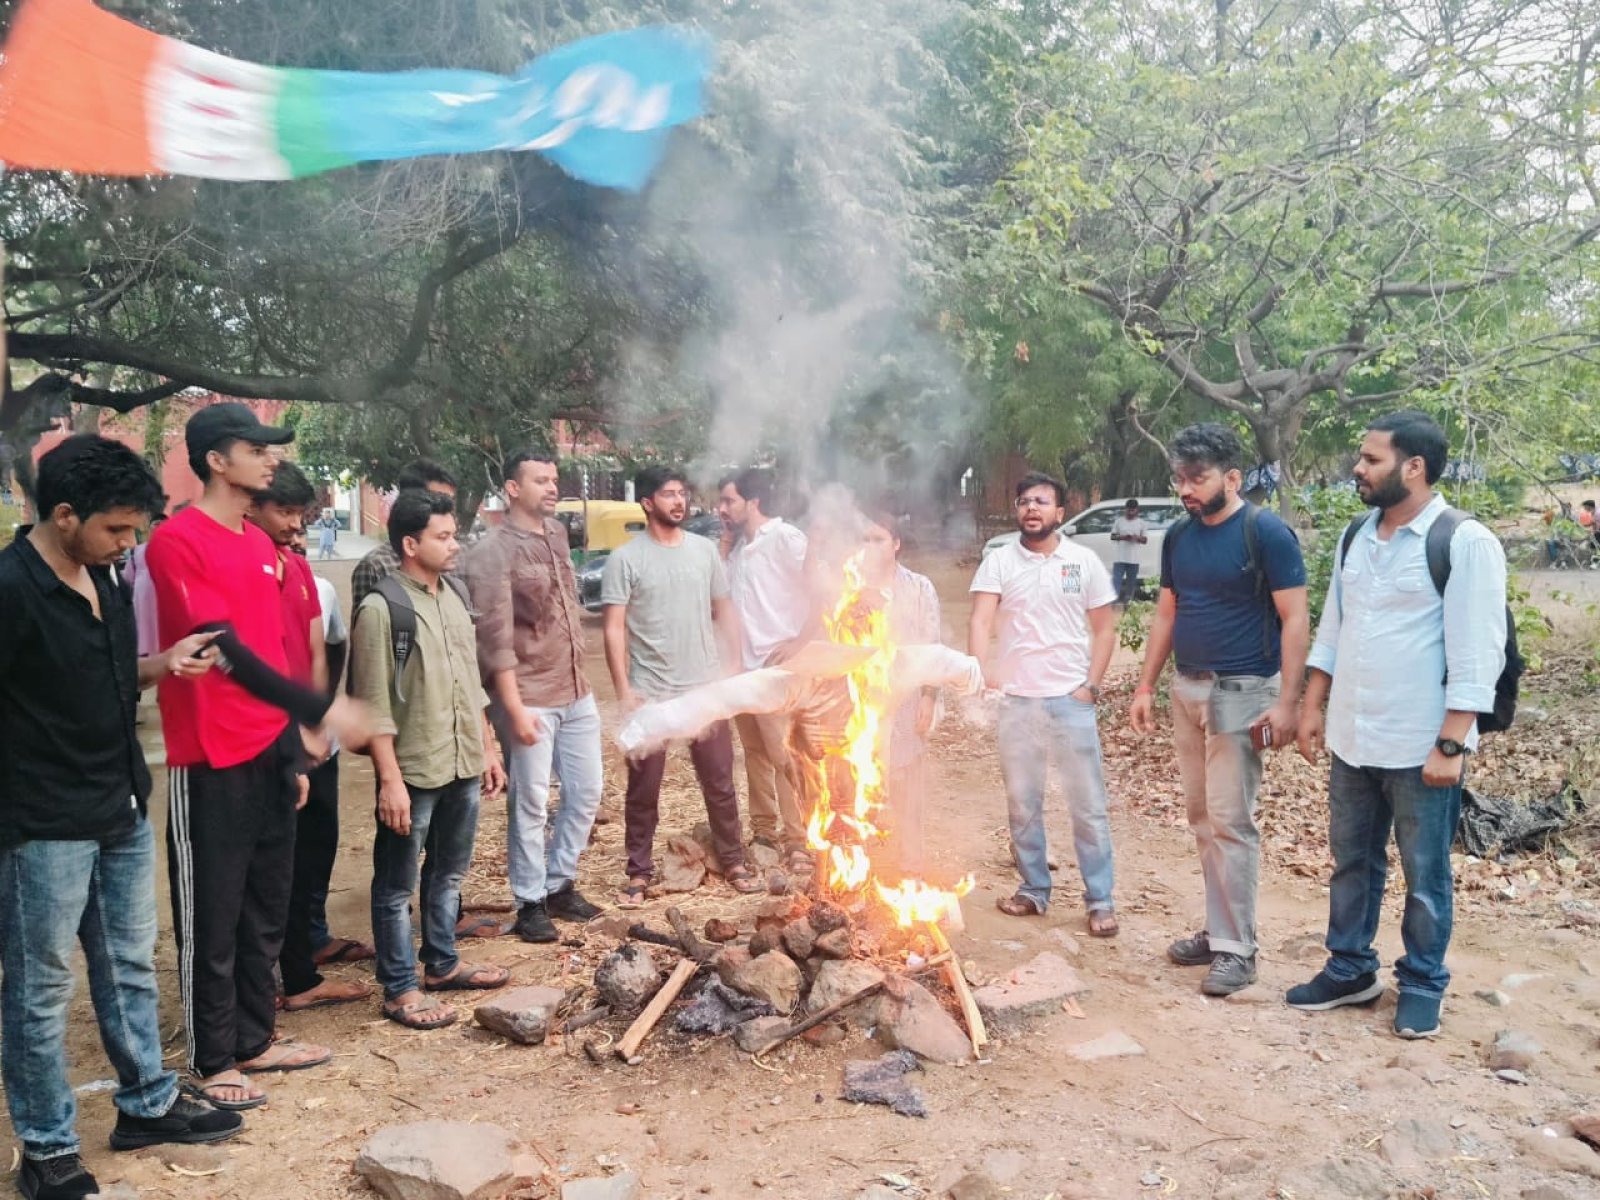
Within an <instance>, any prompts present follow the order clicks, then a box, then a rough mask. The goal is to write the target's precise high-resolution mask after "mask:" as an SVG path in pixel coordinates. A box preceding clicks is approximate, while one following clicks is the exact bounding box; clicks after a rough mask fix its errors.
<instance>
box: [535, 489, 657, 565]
mask: <svg viewBox="0 0 1600 1200" xmlns="http://www.w3.org/2000/svg"><path fill="white" fill-rule="evenodd" d="M556 520H558V521H560V522H561V523H562V524H563V525H565V526H566V527H567V540H568V541H569V542H570V543H571V545H572V560H573V562H575V563H579V564H582V563H584V562H587V561H588V560H589V559H591V558H593V557H595V556H596V555H599V554H609V553H611V551H613V550H615V549H616V548H617V547H618V546H620V545H622V544H623V543H624V542H626V541H628V540H629V539H630V538H632V537H633V536H634V535H635V534H637V533H643V532H644V526H645V520H644V509H643V508H642V507H640V506H639V505H638V504H635V503H634V502H633V501H631V500H570V499H569V500H562V501H561V502H559V503H558V504H557V505H556Z"/></svg>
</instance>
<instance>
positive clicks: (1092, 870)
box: [998, 696, 1113, 912]
mask: <svg viewBox="0 0 1600 1200" xmlns="http://www.w3.org/2000/svg"><path fill="white" fill-rule="evenodd" d="M998 732H999V742H1000V774H1001V777H1002V778H1003V779H1004V780H1005V785H1006V806H1007V816H1008V819H1009V820H1010V824H1011V850H1012V856H1013V857H1014V858H1015V859H1016V862H1017V870H1018V871H1020V872H1021V873H1022V885H1021V886H1020V887H1018V888H1017V895H1019V896H1025V897H1027V898H1028V899H1029V900H1032V901H1034V902H1035V903H1037V904H1038V905H1039V907H1040V908H1041V909H1043V908H1046V907H1048V906H1049V904H1050V886H1051V881H1050V848H1049V842H1048V839H1047V838H1046V836H1045V829H1044V790H1045V783H1046V774H1047V771H1048V767H1049V759H1050V754H1051V752H1052V751H1053V752H1054V754H1055V758H1056V767H1057V769H1058V770H1059V771H1060V773H1061V787H1062V790H1063V791H1064V792H1065V793H1066V796H1067V807H1068V809H1069V810H1070V812H1071V813H1072V841H1073V845H1074V846H1075V847H1076V849H1077V854H1078V873H1079V874H1080V875H1082V876H1083V902H1084V905H1085V907H1087V908H1088V910H1089V911H1090V912H1110V911H1111V909H1112V908H1113V904H1112V900H1111V887H1112V868H1111V822H1110V820H1108V819H1107V817H1106V803H1107V801H1106V784H1105V777H1104V774H1103V773H1102V771H1101V766H1100V731H1099V729H1098V728H1097V727H1096V725H1095V712H1094V705H1092V704H1084V703H1082V702H1081V701H1078V700H1074V699H1073V698H1072V697H1071V696H1049V697H1046V698H1043V699H1032V698H1028V697H1023V696H1007V697H1006V698H1005V699H1004V700H1003V701H1002V702H1001V705H1000V725H999V731H998Z"/></svg>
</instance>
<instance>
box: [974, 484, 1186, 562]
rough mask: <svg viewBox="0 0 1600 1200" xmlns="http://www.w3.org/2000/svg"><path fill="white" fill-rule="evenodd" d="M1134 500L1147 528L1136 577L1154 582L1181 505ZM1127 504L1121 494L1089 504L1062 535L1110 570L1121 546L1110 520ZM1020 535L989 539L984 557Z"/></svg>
mask: <svg viewBox="0 0 1600 1200" xmlns="http://www.w3.org/2000/svg"><path fill="white" fill-rule="evenodd" d="M1136 499H1137V500H1138V501H1139V516H1140V517H1142V518H1143V519H1144V523H1145V525H1146V526H1148V527H1149V538H1150V540H1149V541H1148V542H1146V543H1145V544H1144V545H1142V546H1140V547H1139V578H1140V579H1142V580H1147V581H1152V582H1153V581H1155V580H1156V579H1158V578H1159V577H1160V575H1161V543H1162V541H1163V540H1164V539H1165V538H1166V536H1167V529H1168V527H1170V526H1171V524H1172V523H1173V522H1174V521H1176V520H1177V519H1178V518H1179V517H1181V516H1183V505H1182V504H1180V503H1179V502H1178V501H1177V500H1175V499H1174V498H1173V497H1171V496H1159V497H1156V496H1139V497H1136ZM1127 503H1128V501H1127V498H1126V497H1124V498H1123V499H1120V500H1102V501H1101V502H1100V503H1099V504H1094V505H1091V506H1090V507H1088V508H1086V509H1084V510H1083V511H1082V512H1081V513H1079V514H1078V515H1077V516H1075V517H1072V518H1071V519H1070V520H1068V521H1067V522H1066V524H1064V525H1062V526H1061V529H1060V533H1061V536H1062V537H1068V538H1071V539H1072V540H1073V541H1075V542H1077V543H1078V544H1079V545H1081V546H1087V547H1088V548H1089V549H1090V550H1093V551H1094V552H1095V554H1097V555H1098V556H1099V558H1100V561H1101V562H1103V563H1105V565H1106V570H1107V571H1109V570H1111V564H1112V563H1114V562H1115V561H1116V559H1117V551H1118V550H1119V549H1120V547H1119V546H1118V544H1117V543H1116V542H1113V541H1112V540H1111V523H1112V522H1113V521H1115V520H1116V519H1117V518H1118V517H1120V516H1121V515H1122V510H1123V508H1124V507H1125V506H1126V505H1127ZM1021 536H1022V535H1021V534H1019V533H1017V532H1016V530H1012V531H1011V532H1010V533H1002V534H1000V535H999V536H998V537H992V538H990V539H989V540H988V541H987V542H985V543H984V546H983V554H984V557H985V558H987V557H988V556H989V555H990V554H992V553H994V551H996V550H998V549H999V548H1000V547H1002V546H1009V545H1010V544H1011V543H1012V542H1015V541H1016V540H1017V539H1018V538H1019V537H1021Z"/></svg>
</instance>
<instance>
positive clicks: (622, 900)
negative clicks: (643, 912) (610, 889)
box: [617, 883, 650, 908]
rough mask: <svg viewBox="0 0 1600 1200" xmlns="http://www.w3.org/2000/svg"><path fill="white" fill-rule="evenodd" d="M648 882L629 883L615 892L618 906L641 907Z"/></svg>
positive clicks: (647, 888)
mask: <svg viewBox="0 0 1600 1200" xmlns="http://www.w3.org/2000/svg"><path fill="white" fill-rule="evenodd" d="M649 889H650V885H649V884H648V883H630V884H628V885H627V886H626V887H624V888H623V889H622V890H621V891H620V892H618V893H617V907H618V908H643V907H644V896H645V893H646V892H647V891H649Z"/></svg>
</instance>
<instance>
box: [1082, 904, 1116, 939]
mask: <svg viewBox="0 0 1600 1200" xmlns="http://www.w3.org/2000/svg"><path fill="white" fill-rule="evenodd" d="M1121 932H1122V926H1120V925H1118V924H1117V914H1116V913H1114V912H1108V911H1107V910H1105V909H1100V910H1098V911H1096V912H1092V913H1090V914H1089V936H1090V937H1097V938H1114V937H1116V936H1117V934H1119V933H1121Z"/></svg>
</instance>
